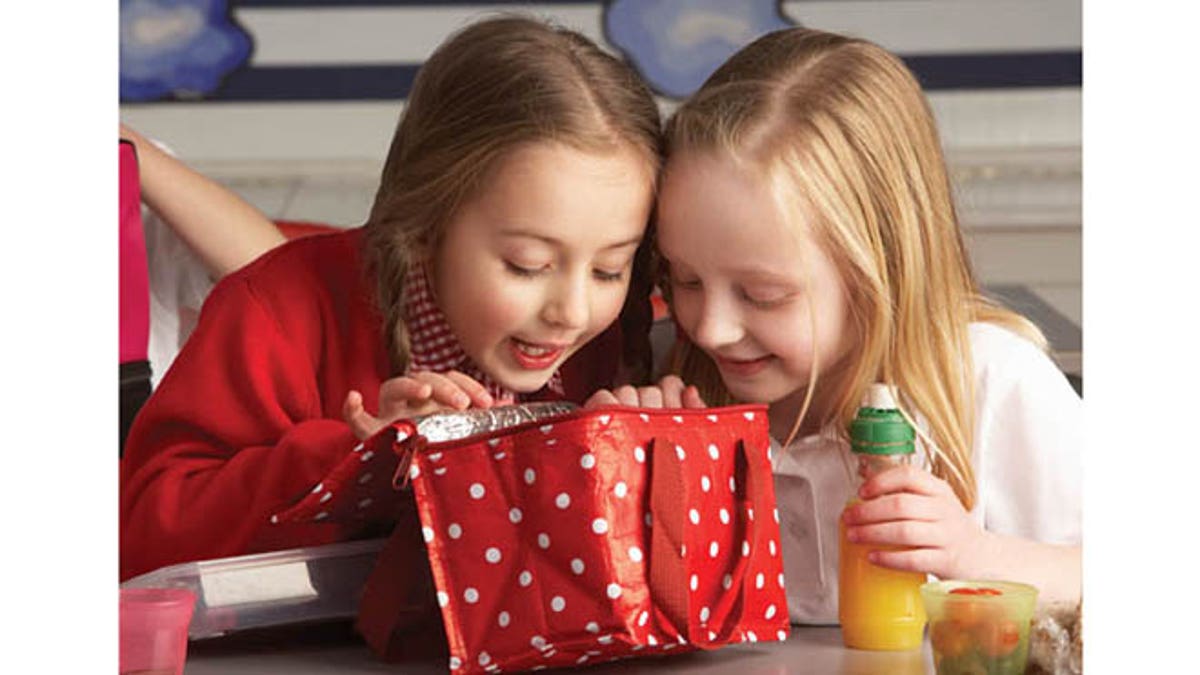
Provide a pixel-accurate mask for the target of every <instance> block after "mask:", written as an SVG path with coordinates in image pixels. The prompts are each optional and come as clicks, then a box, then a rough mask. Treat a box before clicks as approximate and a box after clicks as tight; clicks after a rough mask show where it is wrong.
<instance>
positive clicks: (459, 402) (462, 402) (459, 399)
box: [454, 394, 471, 408]
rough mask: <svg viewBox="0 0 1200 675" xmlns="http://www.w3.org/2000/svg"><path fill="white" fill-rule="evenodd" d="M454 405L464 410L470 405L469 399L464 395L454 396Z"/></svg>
mask: <svg viewBox="0 0 1200 675" xmlns="http://www.w3.org/2000/svg"><path fill="white" fill-rule="evenodd" d="M454 405H456V406H458V407H459V408H465V407H467V406H469V405H471V399H469V398H467V395H466V394H455V395H454Z"/></svg>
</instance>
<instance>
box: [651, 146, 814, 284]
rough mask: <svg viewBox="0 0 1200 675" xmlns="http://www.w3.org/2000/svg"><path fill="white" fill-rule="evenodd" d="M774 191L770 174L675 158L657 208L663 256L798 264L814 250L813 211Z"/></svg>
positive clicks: (717, 159) (706, 158) (713, 158)
mask: <svg viewBox="0 0 1200 675" xmlns="http://www.w3.org/2000/svg"><path fill="white" fill-rule="evenodd" d="M772 188H773V186H772V183H771V178H770V176H768V175H767V174H766V173H765V172H763V171H760V170H758V169H757V168H756V167H754V166H752V165H747V164H744V163H740V162H736V161H732V160H730V159H727V158H725V157H723V156H721V155H716V154H697V155H685V156H683V157H680V158H673V159H672V160H671V164H670V166H669V169H668V171H667V173H666V176H665V180H664V183H663V186H662V189H661V192H660V197H659V204H658V221H657V224H658V238H659V242H660V245H661V247H662V249H663V253H664V254H666V255H667V257H668V258H670V257H673V256H677V257H679V258H681V259H685V261H686V259H687V258H689V257H694V258H699V259H706V260H708V261H709V262H710V263H711V262H712V261H715V260H717V259H723V260H726V261H727V262H733V261H731V260H729V259H731V258H734V257H737V256H741V257H743V258H747V260H743V261H738V262H746V263H747V264H749V265H770V264H771V263H774V262H777V261H780V262H785V263H786V262H787V261H791V260H794V259H795V258H796V257H797V256H799V255H801V254H802V253H803V249H806V248H809V247H812V246H813V245H814V241H813V239H812V237H811V229H812V228H811V223H810V222H809V220H810V218H809V210H808V209H806V208H804V207H803V206H802V205H801V203H800V200H799V196H798V195H789V194H788V193H787V192H786V191H784V192H782V193H781V192H779V191H777V190H774V189H772ZM789 196H791V197H792V199H790V200H789V199H788V197H789ZM781 197H782V198H781Z"/></svg>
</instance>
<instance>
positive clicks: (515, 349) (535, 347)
mask: <svg viewBox="0 0 1200 675" xmlns="http://www.w3.org/2000/svg"><path fill="white" fill-rule="evenodd" d="M509 348H510V351H511V352H512V355H513V359H514V360H515V361H516V362H517V364H518V365H519V366H521V367H522V368H524V369H526V370H544V369H546V368H549V367H550V366H552V365H554V364H555V363H556V362H557V361H558V359H559V357H561V356H562V355H563V353H564V352H565V351H566V350H567V348H566V346H564V345H547V344H538V343H534V342H526V341H524V340H519V339H517V338H512V339H510V340H509Z"/></svg>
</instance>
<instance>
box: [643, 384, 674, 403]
mask: <svg viewBox="0 0 1200 675" xmlns="http://www.w3.org/2000/svg"><path fill="white" fill-rule="evenodd" d="M637 396H638V406H640V407H642V408H662V407H670V406H664V403H663V392H662V390H661V389H659V388H658V387H638V390H637Z"/></svg>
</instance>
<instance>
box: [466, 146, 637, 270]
mask: <svg viewBox="0 0 1200 675" xmlns="http://www.w3.org/2000/svg"><path fill="white" fill-rule="evenodd" d="M653 175H654V174H653V170H652V168H651V167H649V166H646V164H645V162H644V161H643V160H642V159H641V157H639V156H638V154H637V153H636V152H635V151H633V150H632V149H625V148H622V149H617V150H614V151H612V152H585V151H581V150H577V149H575V148H572V147H569V146H566V145H563V144H559V143H535V144H527V145H524V146H520V147H518V148H514V149H513V150H512V151H510V152H508V153H506V155H505V156H504V157H502V158H501V159H500V160H499V161H498V162H496V165H495V166H494V167H492V170H491V171H489V172H488V174H487V175H486V176H485V178H484V180H482V181H481V182H480V184H479V186H478V187H477V188H476V190H475V191H474V194H473V195H472V196H471V198H470V199H469V200H468V201H467V203H466V204H465V205H464V207H463V208H462V209H461V210H460V212H459V214H458V216H457V217H456V218H454V219H453V220H452V221H451V225H450V226H451V227H456V226H462V227H468V228H469V229H470V230H473V231H475V232H476V234H479V235H485V236H489V237H497V238H498V237H506V236H511V235H514V234H517V235H523V236H526V237H528V238H530V239H535V240H536V239H541V240H545V241H548V242H566V243H577V242H578V243H582V244H587V245H594V246H596V247H598V248H604V247H606V246H611V245H614V244H619V243H624V242H627V241H630V240H631V239H632V240H636V239H638V238H639V237H640V236H641V234H642V232H643V230H644V229H645V225H646V223H647V221H648V218H649V213H650V209H651V206H652V204H653V196H652V185H653ZM456 223H457V225H456Z"/></svg>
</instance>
